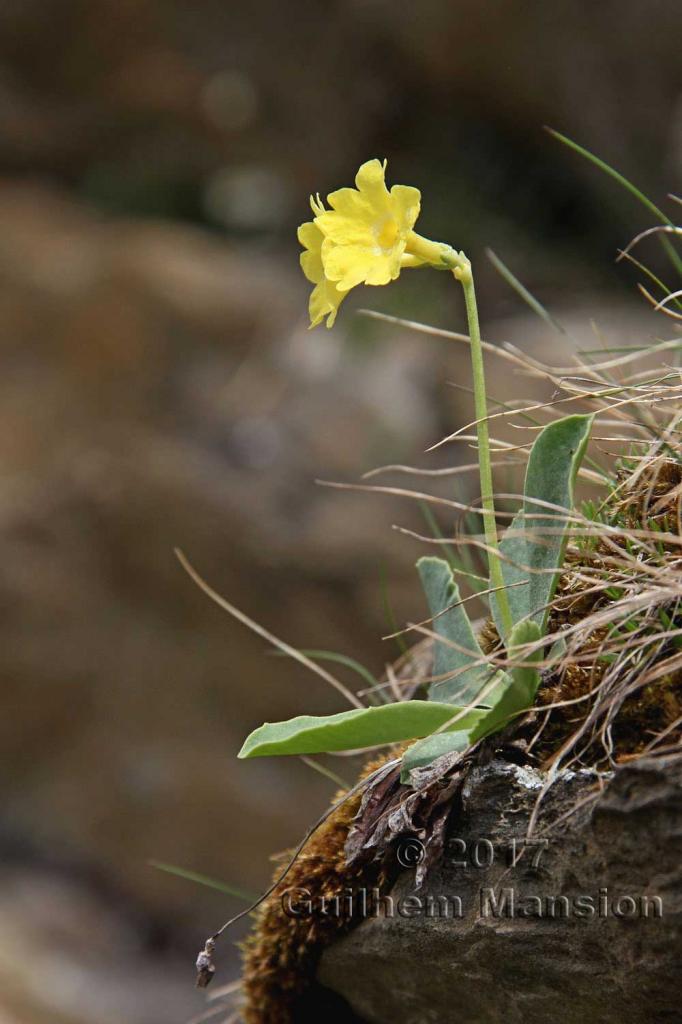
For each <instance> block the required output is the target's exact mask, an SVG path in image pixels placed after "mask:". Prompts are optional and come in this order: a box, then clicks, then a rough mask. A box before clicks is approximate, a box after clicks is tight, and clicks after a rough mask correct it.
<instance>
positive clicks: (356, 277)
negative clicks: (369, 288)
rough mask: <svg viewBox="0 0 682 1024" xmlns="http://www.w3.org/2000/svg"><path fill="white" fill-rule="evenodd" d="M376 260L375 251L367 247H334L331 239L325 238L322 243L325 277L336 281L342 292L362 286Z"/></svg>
mask: <svg viewBox="0 0 682 1024" xmlns="http://www.w3.org/2000/svg"><path fill="white" fill-rule="evenodd" d="M379 258H380V257H379ZM376 259H377V256H376V255H375V253H374V250H373V249H371V248H369V247H367V246H365V245H334V244H333V242H331V240H330V239H329V238H325V240H324V242H323V243H322V263H323V266H324V272H325V276H326V277H327V278H329V280H330V281H335V282H336V287H337V288H338V289H339V290H340V291H342V292H347V291H349V290H350V289H351V288H354V287H355V286H356V285H357V284H361V283H362V282H363V281H364V280H365V278H366V277H367V275H368V274H369V273H370V272H371V269H372V263H373V261H374V260H376Z"/></svg>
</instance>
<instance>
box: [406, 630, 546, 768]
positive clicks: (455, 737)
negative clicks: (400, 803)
mask: <svg viewBox="0 0 682 1024" xmlns="http://www.w3.org/2000/svg"><path fill="white" fill-rule="evenodd" d="M540 637H541V632H540V627H539V626H538V624H537V623H536V622H520V623H518V624H517V625H516V626H514V629H513V630H512V632H511V635H510V640H509V657H510V659H513V658H514V657H516V658H517V659H520V660H521V664H518V665H515V666H513V667H511V669H510V671H509V673H508V674H504V675H503V677H502V682H501V685H500V688H499V690H498V691H497V701H496V703H495V705H494V707H491V708H488V709H487V710H485V711H484V712H483V714H482V717H480V718H479V720H478V722H477V723H475V724H474V725H473V726H472V727H471V728H468V729H462V728H461V723H457V725H460V729H457V728H456V727H455V729H453V730H452V731H450V732H443V733H437V734H436V735H434V736H427V737H426V739H423V740H419V741H418V742H417V743H413V744H412V746H411V747H409V748H408V750H406V751H405V754H404V755H403V761H402V770H401V774H400V778H401V781H402V782H409V776H410V772H411V771H412V770H413V769H414V768H419V767H422V766H424V765H428V764H430V763H431V762H432V761H435V759H436V758H437V757H441V756H442V755H443V754H450V753H463V752H464V751H465V750H467V748H468V747H470V746H471V745H472V744H474V743H476V742H477V741H478V740H480V739H483V737H484V736H489V735H491V734H492V733H494V732H497V731H498V730H499V729H503V728H504V727H505V726H506V725H508V724H509V722H511V721H512V720H513V719H514V718H515V717H516V716H517V715H519V714H521V713H522V712H524V711H527V710H528V709H529V708H531V707H532V706H533V704H534V702H535V695H536V693H537V689H538V686H539V685H540V673H539V672H538V670H537V668H536V667H535V666H534V665H533V662H535V661H539V660H540V659H541V657H542V649H541V648H539V649H538V650H537V651H532V652H531V653H525V652H524V651H523V647H524V645H526V644H535V643H537V641H538V640H539V639H540Z"/></svg>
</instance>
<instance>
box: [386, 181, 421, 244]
mask: <svg viewBox="0 0 682 1024" xmlns="http://www.w3.org/2000/svg"><path fill="white" fill-rule="evenodd" d="M390 195H391V211H392V213H393V217H394V219H395V220H396V222H397V224H398V230H399V231H400V233H401V234H406V233H407V232H408V231H411V230H412V228H413V227H414V224H415V221H416V219H417V217H418V216H419V209H420V207H421V198H422V197H421V192H420V191H419V189H418V188H413V187H412V185H394V186H393V188H392V189H391V192H390Z"/></svg>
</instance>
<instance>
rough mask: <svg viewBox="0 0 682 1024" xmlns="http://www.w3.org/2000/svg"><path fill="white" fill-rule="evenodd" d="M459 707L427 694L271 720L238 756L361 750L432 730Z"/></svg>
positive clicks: (466, 722) (462, 722) (469, 718)
mask: <svg viewBox="0 0 682 1024" xmlns="http://www.w3.org/2000/svg"><path fill="white" fill-rule="evenodd" d="M461 710H462V709H461V708H460V707H456V706H454V705H451V704H441V703H437V702H433V703H431V702H429V701H423V700H405V701H399V702H398V703H396V704H385V705H383V706H382V707H373V708H353V710H352V711H342V712H341V713H340V714H338V715H325V716H313V715H300V716H299V717H298V718H291V719H290V720H289V721H288V722H266V723H265V724H264V725H261V726H260V727H259V728H258V729H255V730H254V731H253V732H252V733H251V735H250V736H247V738H246V740H245V741H244V745H243V747H242V749H241V750H240V751H239V754H238V757H241V758H245V757H266V756H268V755H270V754H323V753H325V752H326V751H329V750H357V749H361V748H362V747H374V746H379V745H381V744H387V743H398V742H400V741H402V740H411V739H416V738H417V737H418V736H428V735H429V733H432V732H434V731H435V730H436V729H440V728H442V727H445V728H447V726H448V722H450V720H451V719H453V718H455V716H457V715H458V714H459V713H460V712H461ZM483 714H484V712H483V711H477V710H472V711H467V712H466V714H465V715H464V716H463V717H462V718H460V719H458V721H457V722H456V723H453V726H452V728H454V729H460V730H461V729H462V728H464V729H467V730H468V729H472V728H473V727H474V726H475V725H476V724H477V723H478V722H479V721H480V719H481V716H482V715H483Z"/></svg>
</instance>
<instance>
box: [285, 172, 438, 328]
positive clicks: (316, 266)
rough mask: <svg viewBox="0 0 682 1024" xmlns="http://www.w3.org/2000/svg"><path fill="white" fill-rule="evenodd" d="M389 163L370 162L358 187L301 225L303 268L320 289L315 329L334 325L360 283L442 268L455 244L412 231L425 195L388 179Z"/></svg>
mask: <svg viewBox="0 0 682 1024" xmlns="http://www.w3.org/2000/svg"><path fill="white" fill-rule="evenodd" d="M385 174H386V161H384V162H383V164H382V163H381V162H380V161H379V160H368V161H367V163H364V164H363V165H362V167H361V168H360V170H359V171H358V173H357V175H356V177H355V184H356V186H357V187H356V188H340V189H338V191H336V192H332V193H331V194H330V195H329V196H328V197H327V202H328V203H329V205H330V207H331V209H330V210H327V209H325V207H324V204H323V203H322V202H321V201H320V198H319V196H318V197H317V198H311V200H310V205H311V207H312V210H313V213H314V214H315V219H314V220H313V221H309V222H308V223H307V224H302V225H301V227H300V228H299V229H298V239H299V241H300V243H301V245H303V246H304V247H305V252H303V253H301V266H302V268H303V272H304V274H305V275H306V277H307V278H308V280H309V281H312V283H313V284H314V285H315V288H314V289H313V293H312V295H311V296H310V307H309V312H310V326H311V327H315V326H317V324H319V323H320V321H321V320H323V319H324V317H325V316H326V317H327V327H331V326H332V324H333V323H334V320H335V318H336V312H337V310H338V308H339V305H340V304H341V302H342V300H343V298H344V297H345V295H346V294H347V293H348V292H349V291H350V289H351V288H354V287H355V286H356V285H358V284H370V285H383V284H389V282H390V281H394V280H395V279H396V277H398V275H399V274H400V271H401V269H402V268H403V267H417V266H421V265H423V264H425V263H430V264H432V265H434V266H439V267H441V268H443V267H444V266H445V265H447V264H445V263H444V260H445V257H446V256H447V254H449V253H452V250H451V248H450V246H447V245H441V244H439V243H436V242H429V241H428V240H427V239H425V238H421V236H419V235H417V234H416V233H415V232H414V231H413V230H412V229H413V227H414V224H415V222H416V220H417V217H418V216H419V207H420V203H421V194H420V192H419V189H417V188H413V187H412V186H411V185H393V187H392V188H391V190H390V191H389V190H388V189H387V188H386V181H385Z"/></svg>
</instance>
